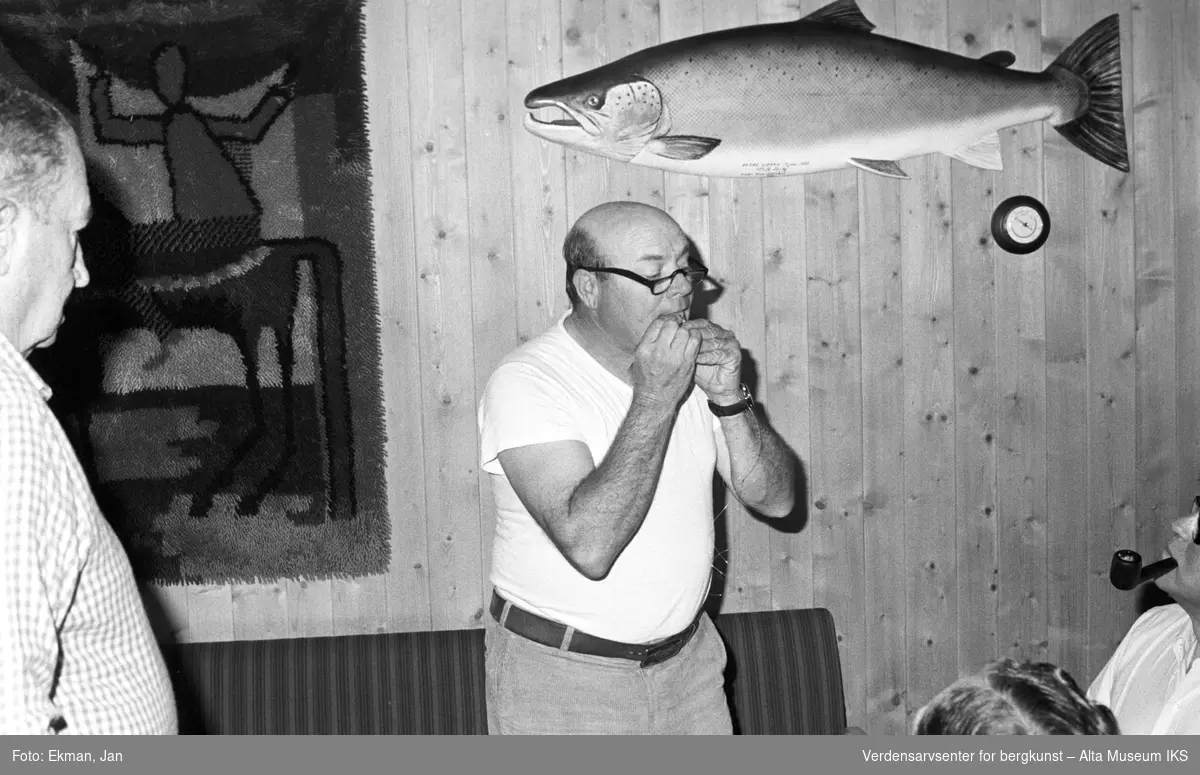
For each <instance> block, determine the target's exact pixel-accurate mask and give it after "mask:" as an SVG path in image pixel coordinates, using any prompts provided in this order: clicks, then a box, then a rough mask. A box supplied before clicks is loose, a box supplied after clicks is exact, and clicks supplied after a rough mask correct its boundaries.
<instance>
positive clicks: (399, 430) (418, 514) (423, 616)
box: [366, 0, 432, 632]
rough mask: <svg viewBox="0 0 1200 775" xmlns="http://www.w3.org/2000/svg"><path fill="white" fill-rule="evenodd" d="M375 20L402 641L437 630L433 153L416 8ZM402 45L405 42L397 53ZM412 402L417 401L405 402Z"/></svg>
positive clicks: (379, 212)
mask: <svg viewBox="0 0 1200 775" xmlns="http://www.w3.org/2000/svg"><path fill="white" fill-rule="evenodd" d="M366 12H367V17H366V18H367V43H366V61H367V72H366V79H367V98H368V99H367V106H368V110H369V118H370V138H371V166H372V171H373V174H372V176H371V196H372V201H373V204H374V211H375V213H374V215H375V218H374V224H375V254H376V256H377V257H378V261H377V265H378V266H379V278H378V283H377V287H378V289H379V313H380V321H381V327H380V335H381V347H380V351H381V352H383V353H385V357H384V358H383V363H382V364H380V366H381V369H382V378H383V385H384V395H385V396H386V397H387V399H386V401H385V415H384V416H385V421H386V423H387V426H386V427H387V438H388V440H387V459H388V465H387V472H386V475H387V485H388V516H389V518H390V519H391V523H392V535H391V546H392V562H391V567H390V569H389V571H388V574H387V579H386V611H387V625H388V628H389V629H390V630H392V631H399V632H407V631H413V630H426V629H429V627H430V626H431V624H432V614H431V611H430V596H429V557H428V554H427V543H426V534H427V520H426V517H425V481H426V477H425V443H424V429H423V415H422V408H423V406H424V402H423V401H420V400H418V398H417V397H418V396H421V395H423V388H422V382H421V353H420V335H419V330H418V326H417V293H416V288H417V251H416V238H415V234H414V231H413V224H414V221H413V217H414V214H413V198H414V196H415V193H414V192H415V189H414V187H413V167H412V159H413V157H414V155H415V154H417V153H423V152H424V151H423V149H421V150H418V148H419V146H418V143H417V142H416V139H415V138H414V136H413V134H412V131H411V127H410V115H409V103H410V99H409V94H410V88H409V86H410V84H409V77H408V59H409V43H408V40H409V36H408V4H407V3H388V2H382V1H381V0H370V2H368V3H367V7H366ZM395 41H403V45H399V46H398V45H396V44H395ZM399 397H406V398H407V400H397V399H398V398H399Z"/></svg>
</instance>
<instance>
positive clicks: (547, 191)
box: [507, 0, 568, 342]
mask: <svg viewBox="0 0 1200 775" xmlns="http://www.w3.org/2000/svg"><path fill="white" fill-rule="evenodd" d="M507 10H508V14H507V28H508V62H509V67H508V69H509V76H508V102H509V111H510V113H511V119H510V120H509V121H508V129H507V133H508V137H509V142H510V143H511V154H512V181H511V194H510V195H511V197H512V215H511V216H510V219H511V224H512V230H513V236H512V243H513V265H514V271H515V272H516V285H517V287H516V299H515V306H516V315H517V339H518V341H521V342H525V341H528V340H530V339H532V338H533V337H535V336H537V335H538V334H540V333H542V332H543V331H545V330H546V329H547V328H549V327H550V325H551V324H552V323H553V322H554V321H555V320H556V319H557V318H558V316H559V315H561V314H562V313H563V312H565V311H566V309H567V306H568V305H567V297H566V291H565V290H564V274H563V266H564V264H563V259H562V242H563V238H564V237H565V236H566V232H567V225H566V217H567V212H566V209H567V206H566V203H567V193H566V177H565V175H564V152H563V147H562V146H561V145H557V144H555V143H549V142H546V141H544V140H541V139H540V138H537V137H535V136H534V135H532V134H530V133H529V132H528V131H526V130H525V129H524V127H523V126H522V122H523V121H524V116H525V113H526V110H525V107H524V104H525V95H526V94H528V93H529V92H530V91H531V90H533V89H535V88H537V87H538V86H541V85H543V84H546V83H551V82H553V81H556V80H558V79H559V78H561V77H562V52H563V41H562V35H561V32H560V30H561V25H562V23H561V16H560V13H559V0H510V2H508V3H507ZM543 118H546V117H545V116H543Z"/></svg>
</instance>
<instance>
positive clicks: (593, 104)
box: [583, 94, 604, 110]
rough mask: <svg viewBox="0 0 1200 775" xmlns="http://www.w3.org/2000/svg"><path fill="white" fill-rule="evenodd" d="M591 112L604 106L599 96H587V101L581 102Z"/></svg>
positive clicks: (602, 99)
mask: <svg viewBox="0 0 1200 775" xmlns="http://www.w3.org/2000/svg"><path fill="white" fill-rule="evenodd" d="M583 104H584V105H587V106H588V107H589V108H591V109H592V110H595V109H597V108H599V107H600V106H602V105H603V104H604V98H603V97H601V96H600V95H599V94H589V95H588V97H587V99H586V100H584V101H583Z"/></svg>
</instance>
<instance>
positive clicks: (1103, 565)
mask: <svg viewBox="0 0 1200 775" xmlns="http://www.w3.org/2000/svg"><path fill="white" fill-rule="evenodd" d="M1116 12H1120V15H1121V52H1122V61H1123V62H1129V61H1131V56H1130V55H1131V53H1132V51H1133V49H1132V47H1131V46H1130V33H1131V29H1132V25H1131V24H1130V4H1129V3H1128V2H1125V0H1109V2H1097V3H1094V4H1091V3H1089V4H1088V5H1087V6H1086V11H1085V12H1084V13H1083V14H1081V15H1079V16H1077V17H1076V25H1077V28H1078V29H1077V31H1076V33H1075V34H1076V35H1078V34H1080V33H1082V32H1083V31H1084V30H1085V29H1086V28H1087V27H1088V26H1090V24H1091V23H1092V22H1093V21H1095V20H1097V19H1100V18H1102V17H1103V16H1106V15H1108V14H1110V13H1116ZM1125 73H1126V76H1125V77H1124V78H1123V79H1122V89H1123V92H1124V106H1125V122H1126V123H1125V126H1126V127H1127V128H1129V127H1133V121H1132V120H1131V114H1132V109H1133V99H1132V97H1133V89H1132V79H1131V78H1129V77H1128V73H1129V71H1128V70H1126V71H1125ZM1130 145H1131V146H1132V141H1131V143H1130ZM1087 161H1088V164H1087V166H1086V167H1085V176H1086V177H1085V184H1084V189H1083V191H1084V197H1083V199H1082V209H1083V211H1084V212H1085V213H1087V214H1088V215H1089V216H1090V220H1091V223H1092V224H1093V225H1092V227H1091V228H1089V229H1087V230H1086V231H1085V232H1084V241H1083V255H1084V256H1085V257H1086V258H1087V292H1086V296H1087V299H1088V403H1087V406H1088V497H1089V505H1090V512H1091V513H1090V516H1091V521H1090V523H1089V529H1088V531H1087V544H1088V570H1089V573H1088V581H1089V583H1088V632H1087V644H1088V676H1089V680H1090V677H1091V676H1094V675H1095V674H1096V673H1097V672H1098V671H1099V670H1100V668H1101V667H1103V666H1104V663H1105V662H1107V661H1108V658H1109V657H1110V656H1112V652H1113V649H1114V648H1115V647H1116V645H1117V643H1119V642H1120V640H1121V637H1122V636H1123V635H1124V634H1125V632H1126V630H1128V628H1129V625H1130V624H1132V623H1133V620H1134V618H1135V616H1136V613H1135V609H1134V606H1133V600H1132V599H1131V596H1130V595H1129V594H1128V593H1126V592H1120V591H1118V590H1116V589H1114V588H1113V586H1112V584H1111V583H1109V580H1108V567H1109V563H1110V561H1111V559H1112V553H1113V550H1114V548H1116V547H1118V546H1130V545H1131V544H1132V542H1133V541H1135V540H1136V534H1135V529H1136V520H1137V515H1136V513H1135V505H1136V503H1137V500H1136V499H1137V493H1136V484H1137V481H1136V469H1137V461H1136V456H1135V455H1136V446H1137V433H1136V427H1135V423H1134V419H1135V411H1136V405H1135V390H1136V384H1137V374H1136V366H1137V357H1136V331H1135V325H1134V324H1135V320H1134V315H1135V306H1134V261H1135V258H1134V250H1133V248H1134V245H1133V230H1134V220H1135V219H1134V180H1133V177H1132V175H1127V174H1125V173H1122V172H1118V171H1117V170H1114V169H1112V168H1111V167H1107V166H1105V165H1103V164H1100V163H1099V162H1096V161H1094V160H1091V159H1088V160H1087Z"/></svg>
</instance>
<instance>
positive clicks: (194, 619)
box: [185, 584, 233, 641]
mask: <svg viewBox="0 0 1200 775" xmlns="http://www.w3.org/2000/svg"><path fill="white" fill-rule="evenodd" d="M185 635H186V637H188V639H189V640H191V639H194V640H205V641H224V640H233V592H232V589H231V588H230V585H229V584H197V585H195V586H193V587H191V589H190V594H189V595H188V625H187V631H186V633H185Z"/></svg>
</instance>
